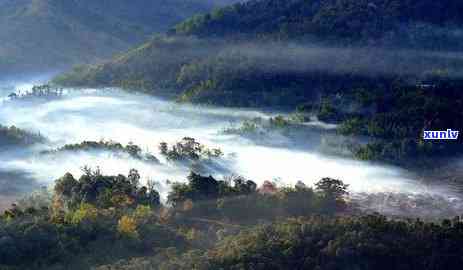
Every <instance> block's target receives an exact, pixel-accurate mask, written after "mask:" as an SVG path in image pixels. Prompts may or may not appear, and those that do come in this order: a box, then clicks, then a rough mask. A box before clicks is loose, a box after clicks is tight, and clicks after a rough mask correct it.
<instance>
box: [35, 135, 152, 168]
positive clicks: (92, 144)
mask: <svg viewBox="0 0 463 270" xmlns="http://www.w3.org/2000/svg"><path fill="white" fill-rule="evenodd" d="M63 151H69V152H75V151H111V152H113V153H116V154H118V153H119V154H120V153H127V154H128V155H129V156H130V157H132V158H134V159H138V160H144V161H149V162H154V163H159V160H158V159H157V158H156V157H155V156H154V155H152V154H150V153H143V152H142V149H141V148H140V146H138V145H135V144H133V143H131V142H130V143H129V144H127V145H126V146H123V145H122V144H120V143H117V142H114V141H104V140H101V141H98V142H96V141H83V142H81V143H79V144H66V145H64V146H63V147H60V148H58V149H56V150H52V151H44V152H42V153H43V154H57V153H59V152H63Z"/></svg>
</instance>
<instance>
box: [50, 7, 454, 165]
mask: <svg viewBox="0 0 463 270" xmlns="http://www.w3.org/2000/svg"><path fill="white" fill-rule="evenodd" d="M462 8H463V4H462V3H461V2H459V1H452V0H446V1H439V2H436V1H417V0H410V1H392V0H375V1H354V0H340V1H318V0H291V1H283V0H281V1H280V0H259V1H248V2H246V3H241V4H235V5H232V6H229V7H225V8H222V9H218V10H216V11H214V12H212V13H209V14H206V15H202V16H195V17H193V18H191V19H189V20H186V21H184V22H183V23H180V24H178V25H177V26H176V27H174V28H172V29H171V30H170V31H169V32H168V34H167V35H165V36H157V37H155V38H154V39H152V40H151V41H149V42H147V43H146V44H144V45H143V46H140V47H138V48H135V49H132V50H131V51H129V52H128V53H126V54H124V55H119V56H117V57H115V58H114V59H113V60H111V61H109V62H107V63H104V64H101V65H98V66H80V67H77V68H75V69H74V70H73V71H71V72H69V73H67V74H64V75H62V76H59V77H57V78H56V79H55V83H58V84H62V85H67V86H108V85H110V86H120V87H123V88H127V89H131V90H142V91H145V92H148V93H152V94H155V95H164V96H169V97H174V98H176V99H177V100H179V101H184V102H198V103H207V104H218V105H226V106H251V107H260V106H278V107H284V108H286V109H290V110H291V109H295V108H296V107H298V108H299V112H302V113H304V114H306V115H311V114H312V115H313V114H315V115H317V116H318V117H319V118H320V119H322V120H325V121H328V122H335V123H341V124H342V129H341V130H340V132H341V133H342V134H343V135H346V136H351V135H366V136H368V137H369V138H370V139H371V140H370V141H369V144H368V145H363V144H360V145H359V146H358V147H354V148H355V150H354V152H355V155H356V156H357V157H358V158H361V159H386V160H389V161H391V162H400V161H401V160H402V159H407V158H409V157H413V156H414V157H416V156H423V157H427V156H429V155H434V154H443V153H444V154H448V153H452V152H454V151H455V149H457V151H459V150H458V149H459V148H460V146H461V143H460V142H461V139H460V141H458V142H455V144H454V143H445V144H433V145H429V144H428V143H426V142H424V141H422V140H421V139H420V138H421V137H422V132H423V130H425V129H431V130H440V129H444V130H446V129H447V128H453V129H456V130H461V128H462V127H463V125H462V122H461V120H459V119H461V112H459V111H455V110H454V109H452V108H458V107H460V106H461V103H462V101H463V94H462V93H461V91H459V87H460V86H461V85H462V81H461V73H460V71H459V70H460V69H461V67H462V61H461V59H462V58H461V48H462V46H461V45H463V38H462V36H461V35H460V31H461V30H460V29H461V26H462V23H463V22H462V19H463V18H462V16H461V14H462V13H461V12H460V11H461V10H462ZM405 104H406V106H405ZM454 146H456V147H457V148H454Z"/></svg>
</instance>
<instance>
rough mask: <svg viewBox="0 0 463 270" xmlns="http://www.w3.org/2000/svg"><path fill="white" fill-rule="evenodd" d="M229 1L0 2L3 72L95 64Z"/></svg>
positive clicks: (30, 0) (97, 0) (0, 47)
mask: <svg viewBox="0 0 463 270" xmlns="http://www.w3.org/2000/svg"><path fill="white" fill-rule="evenodd" d="M230 2H231V1H229V0H205V1H204V0H132V1H129V0H0V72H1V73H2V75H4V74H5V73H13V72H29V71H41V72H43V71H44V70H53V69H58V68H60V67H63V66H67V65H69V64H75V63H91V62H94V61H95V60H97V59H102V58H106V57H109V56H111V55H112V54H114V53H115V52H118V51H121V50H126V49H128V48H129V47H130V46H133V45H135V44H137V43H141V42H142V41H144V40H146V39H147V38H148V37H149V36H150V35H152V34H154V33H157V32H162V31H165V30H167V29H168V28H169V27H171V26H172V25H174V24H175V23H178V22H179V21H181V20H182V19H185V18H187V17H190V16H192V15H195V14H198V13H204V12H206V11H209V10H211V9H213V8H214V7H217V6H220V5H224V4H228V3H230Z"/></svg>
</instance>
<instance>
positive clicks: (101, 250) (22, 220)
mask: <svg viewBox="0 0 463 270" xmlns="http://www.w3.org/2000/svg"><path fill="white" fill-rule="evenodd" d="M187 180H188V181H187V182H186V183H176V184H175V185H174V187H173V189H172V191H171V192H170V193H169V196H168V198H169V199H168V202H167V205H166V204H162V203H161V202H160V200H159V193H158V192H157V190H156V188H155V186H156V185H155V183H152V182H151V183H148V186H142V185H141V184H140V176H139V174H138V172H137V171H136V170H131V171H130V172H129V174H128V175H127V176H124V175H118V176H105V175H102V174H101V172H100V171H99V170H91V169H88V168H86V169H85V170H84V174H83V175H82V176H81V177H80V178H78V179H76V178H74V176H73V175H71V174H66V175H64V176H63V177H61V178H60V179H58V180H57V181H56V185H55V187H54V190H53V193H52V194H49V193H47V192H46V191H42V192H40V193H36V194H34V195H32V196H31V197H30V198H29V199H25V200H23V201H21V202H20V203H19V204H17V205H14V206H13V207H12V208H11V209H10V210H7V211H5V213H4V214H3V215H1V216H0V240H1V241H0V247H1V248H0V267H2V269H50V267H51V268H52V269H90V268H91V267H97V266H99V268H98V269H132V270H133V269H136V270H138V269H140V270H141V269H192V268H193V269H303V268H316V269H372V268H375V269H399V268H400V269H417V268H419V269H456V268H455V267H457V266H459V265H460V264H461V263H462V256H461V255H462V254H463V250H462V243H463V225H462V222H461V220H460V218H459V217H455V218H454V219H452V220H443V221H442V222H441V223H440V224H437V223H427V222H424V221H421V220H419V219H418V220H407V221H400V220H397V221H393V220H388V219H387V218H385V217H383V216H380V215H368V216H363V217H361V216H355V215H354V216H352V217H347V216H346V215H347V214H349V212H351V211H353V209H352V206H351V205H350V204H349V203H348V201H346V199H345V198H346V197H345V195H346V194H347V193H348V186H347V185H345V184H344V183H343V182H342V181H341V180H337V179H331V178H323V179H321V180H320V181H319V182H317V183H316V184H315V186H314V187H308V186H305V185H304V184H302V183H298V184H297V185H295V186H294V187H284V188H280V187H277V186H276V185H274V184H272V183H270V182H267V183H264V184H263V185H262V186H261V187H257V185H256V184H255V183H254V182H253V181H251V180H246V179H244V178H241V177H237V178H234V179H231V181H223V180H216V179H214V178H213V177H210V176H209V177H205V176H201V175H199V174H195V173H193V172H192V173H191V174H190V175H189V176H188V179H187Z"/></svg>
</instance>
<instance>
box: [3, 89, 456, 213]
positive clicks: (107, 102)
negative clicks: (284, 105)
mask: <svg viewBox="0 0 463 270" xmlns="http://www.w3.org/2000/svg"><path fill="white" fill-rule="evenodd" d="M27 87H30V86H28V85H20V87H16V90H18V89H25V88H27ZM12 90H13V89H11V88H9V87H7V86H3V88H2V87H0V94H1V97H2V99H3V100H4V101H3V103H2V104H1V105H0V124H2V125H7V126H9V125H15V126H17V127H19V128H22V129H26V130H28V131H33V132H36V133H39V132H40V134H42V135H43V136H45V137H46V138H47V139H48V140H49V142H48V143H47V144H46V145H39V146H34V147H30V148H26V149H24V148H21V149H20V148H18V147H16V148H8V149H3V150H1V149H0V184H1V185H0V198H10V199H11V198H12V197H18V196H20V195H22V194H24V193H26V192H29V191H31V190H34V189H37V188H38V187H39V186H40V185H50V184H52V183H53V181H54V180H55V179H57V178H58V177H60V176H62V175H63V174H65V173H66V172H71V173H72V174H74V176H76V177H78V176H80V175H81V173H82V171H81V168H82V167H83V166H86V165H87V166H90V167H93V168H96V167H97V166H99V168H100V169H101V171H102V172H103V173H104V174H127V173H128V171H129V169H131V168H135V169H137V170H139V172H140V174H141V175H142V178H143V179H144V180H145V181H146V180H148V179H151V180H155V181H157V182H158V183H159V184H158V189H159V190H160V191H161V193H162V195H163V197H164V198H165V196H166V193H167V191H168V189H169V185H168V183H169V182H168V181H166V180H170V182H172V181H185V179H186V176H187V175H188V172H189V168H187V167H183V166H178V165H175V164H172V163H168V162H167V161H165V160H163V159H162V158H161V156H160V155H159V150H158V145H159V143H160V142H162V141H165V142H168V143H174V142H176V141H179V140H181V139H182V138H183V137H193V138H195V139H197V140H198V141H199V142H200V143H202V144H204V145H206V146H208V147H218V148H221V149H222V151H223V152H224V153H225V155H224V157H223V158H222V159H221V161H220V163H221V164H220V165H221V166H220V167H221V169H217V170H213V169H212V170H211V174H213V175H215V176H216V177H218V178H221V177H223V176H228V175H230V174H232V173H233V174H235V175H242V176H244V177H246V178H248V179H251V180H253V181H255V182H256V183H258V184H261V183H263V182H264V181H266V180H270V181H275V182H276V183H278V184H279V185H293V184H295V183H296V182H297V181H303V182H304V183H306V184H308V185H312V184H313V183H315V182H316V181H318V180H320V179H321V178H322V177H333V178H339V179H341V180H343V181H344V182H345V183H347V184H349V185H350V186H349V189H350V192H351V198H352V200H354V201H356V202H358V203H360V204H362V206H363V207H364V208H366V209H369V210H372V211H380V212H382V213H384V214H390V215H396V214H399V215H401V214H404V215H405V214H406V215H416V216H423V217H437V216H452V215H456V214H460V213H462V212H463V205H462V201H461V199H460V195H459V194H458V193H457V192H456V191H452V189H451V188H450V187H445V186H444V187H443V186H441V187H434V186H429V185H426V184H424V183H422V182H420V181H419V180H418V179H417V177H415V176H414V175H413V174H411V173H409V172H406V171H404V170H402V169H400V168H395V167H388V166H379V165H372V164H370V163H367V162H359V161H353V160H347V159H341V158H334V157H330V156H326V155H323V154H320V153H319V152H317V151H315V150H314V147H313V144H318V142H313V143H312V142H311V140H310V138H311V137H310V136H308V137H307V140H306V141H305V142H303V143H301V141H298V142H297V143H296V142H294V141H292V140H291V139H289V138H287V137H285V136H284V135H282V134H279V135H278V134H273V135H269V136H273V137H272V138H271V140H266V141H259V140H257V141H256V140H251V139H247V138H244V137H242V136H239V135H225V134H224V133H223V132H222V131H223V129H224V128H228V127H230V126H233V125H235V126H236V125H239V123H241V122H242V121H244V120H246V119H252V118H255V117H262V118H264V119H265V118H269V117H270V116H272V114H271V113H268V112H262V111H257V110H238V109H223V108H212V107H203V106H190V105H179V104H175V103H173V102H170V101H163V100H160V99H157V98H154V97H150V96H145V95H141V94H139V95H135V94H128V93H126V92H123V91H119V90H116V89H100V90H96V89H88V90H84V91H77V90H75V91H73V90H66V91H65V95H64V96H63V97H61V98H57V99H52V100H44V99H37V100H27V101H25V100H16V101H5V100H6V96H7V95H8V93H11V91H12ZM0 102H2V101H0ZM317 126H319V125H313V126H311V125H307V127H309V129H313V132H319V130H317V129H319V128H320V127H317ZM101 139H105V140H114V141H117V142H120V143H122V144H124V145H125V144H127V143H129V142H133V143H134V144H136V145H139V146H141V147H142V149H143V150H145V151H149V152H151V153H153V154H154V155H156V157H158V158H159V159H160V160H161V163H162V164H161V165H153V164H150V163H147V162H143V161H139V160H135V159H131V158H128V157H127V158H124V157H122V156H120V155H119V156H117V155H113V154H111V153H108V152H73V153H69V152H66V153H59V154H57V155H42V154H40V152H41V151H42V150H50V149H54V148H57V147H61V146H63V145H65V144H69V143H80V142H82V141H84V140H94V141H99V140H101ZM0 207H1V204H0Z"/></svg>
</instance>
